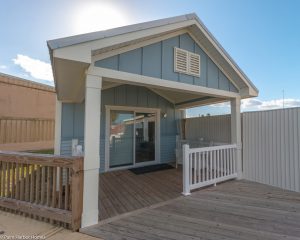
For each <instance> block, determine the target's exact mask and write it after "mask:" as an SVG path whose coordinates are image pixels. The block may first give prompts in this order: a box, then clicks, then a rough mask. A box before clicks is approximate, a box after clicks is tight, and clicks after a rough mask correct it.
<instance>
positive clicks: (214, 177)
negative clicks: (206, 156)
mask: <svg viewBox="0 0 300 240" xmlns="http://www.w3.org/2000/svg"><path fill="white" fill-rule="evenodd" d="M213 155H214V156H213V159H214V167H213V172H214V175H213V179H216V171H217V167H216V155H217V151H214V152H213Z"/></svg>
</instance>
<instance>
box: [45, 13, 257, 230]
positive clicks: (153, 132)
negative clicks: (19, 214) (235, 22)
mask: <svg viewBox="0 0 300 240" xmlns="http://www.w3.org/2000/svg"><path fill="white" fill-rule="evenodd" d="M48 47H49V51H50V56H51V62H52V68H53V73H54V79H55V88H56V92H57V107H56V129H55V153H56V154H61V155H71V154H72V141H73V143H74V139H75V142H76V141H78V144H79V145H82V146H83V151H84V196H83V216H82V226H89V225H91V224H95V223H96V222H97V221H98V177H99V171H100V172H105V171H112V170H116V169H127V168H132V167H138V166H145V165H151V164H157V163H171V162H174V161H175V151H174V150H175V144H176V135H177V134H178V130H177V125H176V120H177V119H180V118H182V117H183V116H184V114H183V113H184V110H185V109H187V108H191V107H196V106H202V105H207V104H213V103H219V102H224V101H230V102H231V111H232V124H231V128H232V129H231V133H232V134H231V137H232V142H233V143H236V144H238V145H239V146H241V129H240V101H241V99H243V98H249V97H254V96H257V95H258V90H257V89H256V88H255V86H254V85H253V84H252V83H251V81H250V80H249V79H248V78H247V76H246V75H245V74H244V73H243V72H242V70H241V69H240V68H239V67H238V66H237V64H236V63H235V62H234V61H233V60H232V58H231V57H230V56H229V55H228V54H227V53H226V51H225V50H224V49H223V48H222V47H221V46H220V44H219V43H218V42H217V40H216V39H215V38H214V37H213V36H212V34H211V33H210V32H209V31H208V30H207V28H206V27H205V26H204V25H203V23H202V22H201V21H200V20H199V18H198V17H197V15H195V14H188V15H183V16H179V17H172V18H167V19H162V20H156V21H152V22H146V23H141V24H135V25H130V26H125V27H120V28H116V29H111V30H106V31H100V32H94V33H89V34H83V35H78V36H72V37H67V38H62V39H56V40H51V41H48ZM238 171H239V172H240V173H241V171H242V167H241V163H240V164H239V165H238Z"/></svg>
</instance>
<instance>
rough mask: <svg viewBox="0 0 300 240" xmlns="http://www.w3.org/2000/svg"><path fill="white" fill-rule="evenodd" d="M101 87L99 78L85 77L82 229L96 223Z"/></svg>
mask: <svg viewBox="0 0 300 240" xmlns="http://www.w3.org/2000/svg"><path fill="white" fill-rule="evenodd" d="M101 87H102V78H101V77H98V76H92V75H87V76H86V89H85V121H84V180H83V211H82V222H81V227H82V228H83V227H87V226H91V225H94V224H97V223H98V191H99V186H98V185H99V182H98V181H99V168H100V113H101Z"/></svg>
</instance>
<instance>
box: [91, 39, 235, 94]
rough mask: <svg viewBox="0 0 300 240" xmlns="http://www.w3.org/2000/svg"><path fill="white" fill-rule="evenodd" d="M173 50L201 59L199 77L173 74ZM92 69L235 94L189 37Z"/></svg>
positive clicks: (112, 59) (99, 63)
mask: <svg viewBox="0 0 300 240" xmlns="http://www.w3.org/2000/svg"><path fill="white" fill-rule="evenodd" d="M174 47H179V48H182V49H184V50H187V51H190V52H194V53H197V54H199V55H200V77H195V76H191V75H187V74H182V73H177V72H174ZM95 66H96V67H102V68H108V69H113V70H118V71H123V72H129V73H134V74H140V75H144V76H148V77H155V78H161V79H165V80H170V81H176V82H177V81H178V82H182V83H187V84H192V85H198V86H204V87H209V88H214V89H222V90H225V91H231V92H238V89H237V88H236V87H235V86H234V85H233V84H232V83H231V81H229V80H228V78H227V77H226V76H225V75H224V74H223V73H222V71H221V70H220V69H219V68H218V67H217V66H216V65H215V64H214V62H213V61H212V60H211V59H210V58H209V57H208V56H207V54H206V53H205V52H204V51H203V50H202V49H201V47H200V46H199V45H198V44H197V43H196V42H195V41H194V40H193V38H192V37H191V36H190V35H189V34H188V33H185V34H181V35H178V36H176V37H172V38H169V39H166V40H163V41H160V42H157V43H153V44H150V45H147V46H144V47H141V48H137V49H134V50H131V51H128V52H125V53H121V54H119V55H116V56H112V57H108V58H105V59H102V60H99V61H96V62H95Z"/></svg>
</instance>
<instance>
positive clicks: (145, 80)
mask: <svg viewBox="0 0 300 240" xmlns="http://www.w3.org/2000/svg"><path fill="white" fill-rule="evenodd" d="M88 74H90V75H95V76H103V77H106V78H110V81H112V82H113V81H115V82H119V83H121V82H122V83H124V84H126V83H127V84H134V85H139V86H144V87H151V86H153V87H159V88H162V89H167V90H173V91H174V90H176V91H180V92H189V93H193V94H201V95H203V94H206V95H207V96H212V97H222V98H236V97H239V96H240V95H239V94H238V93H235V92H228V91H224V90H220V89H213V88H207V87H202V86H196V85H192V84H187V83H180V82H175V81H170V80H165V79H160V78H153V77H147V76H143V75H139V74H133V73H127V72H121V71H116V70H112V69H107V68H101V67H94V66H90V67H89V69H88Z"/></svg>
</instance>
